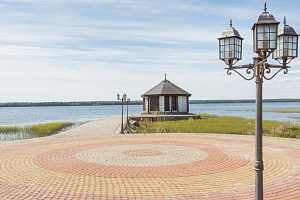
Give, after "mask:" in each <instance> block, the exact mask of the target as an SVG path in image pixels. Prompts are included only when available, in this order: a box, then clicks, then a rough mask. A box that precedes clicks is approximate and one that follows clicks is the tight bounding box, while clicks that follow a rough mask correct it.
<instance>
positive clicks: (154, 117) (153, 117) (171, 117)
mask: <svg viewBox="0 0 300 200" xmlns="http://www.w3.org/2000/svg"><path fill="white" fill-rule="evenodd" d="M129 119H131V120H135V121H138V122H139V121H151V122H154V121H177V120H187V119H201V117H200V115H196V114H193V113H188V114H135V115H130V117H129Z"/></svg>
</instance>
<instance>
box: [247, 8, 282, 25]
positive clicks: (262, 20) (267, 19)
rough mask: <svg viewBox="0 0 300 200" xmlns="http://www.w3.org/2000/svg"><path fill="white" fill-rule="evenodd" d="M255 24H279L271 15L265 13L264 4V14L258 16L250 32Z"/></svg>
mask: <svg viewBox="0 0 300 200" xmlns="http://www.w3.org/2000/svg"><path fill="white" fill-rule="evenodd" d="M256 24H279V22H277V21H276V19H275V17H274V16H273V15H272V14H271V13H269V12H267V4H266V3H265V6H264V12H263V13H261V14H260V15H259V17H258V20H257V22H256V23H255V24H254V25H253V27H252V30H253V28H254V26H255V25H256Z"/></svg>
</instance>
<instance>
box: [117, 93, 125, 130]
mask: <svg viewBox="0 0 300 200" xmlns="http://www.w3.org/2000/svg"><path fill="white" fill-rule="evenodd" d="M126 98H127V95H126V94H125V93H124V94H123V96H122V98H121V99H120V94H117V99H118V100H120V101H122V117H121V134H124V127H123V101H126Z"/></svg>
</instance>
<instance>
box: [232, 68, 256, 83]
mask: <svg viewBox="0 0 300 200" xmlns="http://www.w3.org/2000/svg"><path fill="white" fill-rule="evenodd" d="M244 68H246V67H231V68H227V69H228V70H227V74H228V75H231V74H232V73H231V71H234V72H235V73H237V74H238V75H240V76H241V77H242V78H243V79H245V80H247V81H249V80H252V79H253V78H254V77H255V71H254V69H253V68H252V67H251V66H250V65H249V67H247V68H246V73H247V74H251V73H253V75H252V77H250V78H247V77H245V76H244V75H242V74H241V73H240V72H238V71H237V70H236V69H244Z"/></svg>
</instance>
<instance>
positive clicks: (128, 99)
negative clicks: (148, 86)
mask: <svg viewBox="0 0 300 200" xmlns="http://www.w3.org/2000/svg"><path fill="white" fill-rule="evenodd" d="M126 102H127V125H128V103H129V102H130V98H127V101H126Z"/></svg>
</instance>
